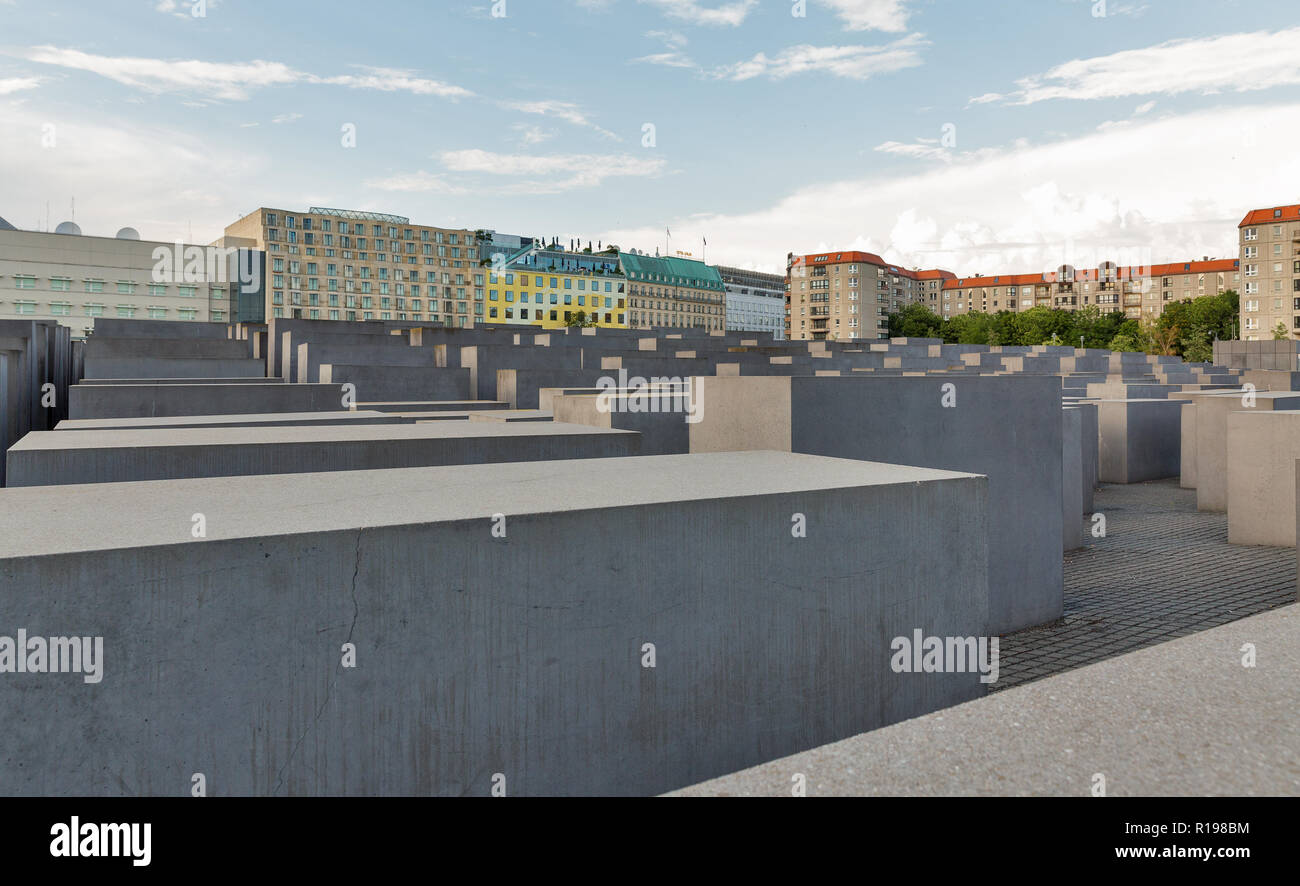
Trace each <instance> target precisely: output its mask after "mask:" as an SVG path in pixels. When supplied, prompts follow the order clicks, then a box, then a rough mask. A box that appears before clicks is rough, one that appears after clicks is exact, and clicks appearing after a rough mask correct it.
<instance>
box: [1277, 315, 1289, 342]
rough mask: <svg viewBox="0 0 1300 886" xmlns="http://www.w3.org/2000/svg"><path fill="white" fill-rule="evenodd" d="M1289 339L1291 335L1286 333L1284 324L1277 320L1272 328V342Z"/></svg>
mask: <svg viewBox="0 0 1300 886" xmlns="http://www.w3.org/2000/svg"><path fill="white" fill-rule="evenodd" d="M1290 337H1291V333H1289V332H1287V329H1286V324H1285V323H1283V322H1282V321H1281V320H1279V321H1278V323H1277V325H1276V326H1274V327H1273V341H1286V340H1287V339H1288V338H1290Z"/></svg>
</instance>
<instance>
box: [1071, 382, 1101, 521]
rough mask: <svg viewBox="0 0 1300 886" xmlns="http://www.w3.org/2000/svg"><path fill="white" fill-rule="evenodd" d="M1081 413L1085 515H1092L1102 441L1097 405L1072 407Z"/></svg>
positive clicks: (1078, 404)
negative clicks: (1099, 432) (1098, 428)
mask: <svg viewBox="0 0 1300 886" xmlns="http://www.w3.org/2000/svg"><path fill="white" fill-rule="evenodd" d="M1071 408H1072V409H1076V410H1078V412H1079V421H1080V425H1081V427H1080V434H1079V446H1080V450H1081V454H1082V456H1083V474H1082V477H1081V479H1082V480H1083V513H1084V514H1091V513H1092V510H1093V494H1094V493H1095V492H1096V491H1097V471H1098V467H1099V465H1098V451H1099V447H1100V445H1101V441H1100V440H1099V439H1098V436H1097V434H1098V432H1097V404H1096V403H1076V404H1074V405H1073V406H1072V407H1071Z"/></svg>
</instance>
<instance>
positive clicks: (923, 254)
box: [604, 104, 1300, 275]
mask: <svg viewBox="0 0 1300 886" xmlns="http://www.w3.org/2000/svg"><path fill="white" fill-rule="evenodd" d="M1297 139H1300V104H1292V105H1279V106H1268V107H1252V106H1246V107H1239V108H1215V109H1209V110H1205V111H1201V112H1197V113H1192V114H1185V115H1181V116H1171V117H1164V118H1160V119H1154V118H1144V119H1142V120H1140V121H1135V122H1133V123H1132V125H1129V126H1125V127H1122V128H1116V129H1109V130H1106V131H1100V132H1093V133H1089V134H1087V135H1085V136H1082V137H1078V138H1073V139H1062V140H1060V141H1054V142H1051V143H1046V144H1040V145H1032V144H1028V143H1024V142H1020V143H1017V144H1015V145H1013V146H1011V147H1008V148H1005V149H1002V150H998V151H986V152H979V153H975V154H970V155H964V154H963V155H957V156H954V158H953V160H952V162H951V163H945V164H942V165H937V166H933V167H928V168H926V169H925V170H923V171H920V172H917V173H915V174H911V175H902V176H895V177H890V178H884V177H882V176H872V177H865V178H861V179H851V180H838V181H826V182H824V183H822V184H818V185H815V186H811V187H806V188H802V189H800V190H797V191H795V192H793V193H791V194H789V195H788V196H786V197H784V198H782V199H780V200H778V201H776V202H775V203H774V204H772V205H771V206H769V207H768V208H765V209H762V210H758V211H754V212H747V213H738V214H722V213H703V214H699V215H686V216H684V217H680V218H676V219H672V220H670V221H669V222H668V223H669V224H670V225H671V227H672V229H673V233H674V234H677V235H678V236H681V237H683V238H685V239H688V240H689V239H692V238H698V237H699V236H700V235H704V236H707V237H708V238H709V244H710V257H711V258H713V259H714V260H715V261H719V262H722V263H725V264H735V265H741V266H747V267H760V268H764V269H766V270H771V271H782V270H784V262H785V255H786V253H787V252H814V251H820V250H824V249H864V250H868V251H872V252H877V253H879V254H882V255H884V256H886V257H887V258H889V259H890V260H893V261H896V262H898V263H900V264H902V265H905V266H907V267H944V268H947V269H949V270H952V271H954V272H956V273H958V274H962V275H972V274H975V273H977V272H978V273H987V274H997V273H1013V272H1020V273H1033V272H1036V271H1040V270H1046V269H1049V268H1052V267H1056V266H1059V265H1060V264H1062V263H1063V262H1064V261H1067V260H1068V261H1070V262H1072V263H1074V264H1077V265H1079V266H1083V265H1085V264H1093V263H1095V262H1096V261H1101V260H1104V259H1105V258H1108V257H1110V258H1113V259H1114V260H1116V261H1119V262H1121V263H1131V264H1143V263H1146V262H1147V261H1152V262H1160V261H1176V260H1179V259H1185V258H1191V257H1193V256H1194V257H1196V258H1200V257H1201V256H1203V255H1210V256H1218V257H1235V256H1236V253H1237V245H1236V244H1237V230H1236V226H1237V223H1238V221H1240V219H1241V217H1242V216H1243V215H1245V213H1246V212H1247V211H1248V210H1250V209H1252V208H1256V207H1259V206H1272V205H1275V204H1277V203H1279V202H1285V201H1287V200H1290V199H1291V196H1290V193H1289V192H1287V191H1286V190H1285V189H1283V190H1282V191H1279V182H1282V183H1285V182H1289V181H1291V182H1293V181H1296V180H1300V153H1297V152H1293V151H1276V150H1273V147H1272V146H1274V145H1279V144H1294V143H1296V140H1297ZM1207 169H1212V170H1215V174H1214V175H1206V174H1205V171H1206V170H1207ZM661 228H662V226H657V228H655V229H651V228H643V229H621V230H614V231H606V232H605V233H604V239H607V240H612V241H613V242H616V243H624V244H633V243H654V242H656V238H657V237H659V236H661V235H662V230H661Z"/></svg>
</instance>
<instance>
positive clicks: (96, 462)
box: [7, 421, 640, 486]
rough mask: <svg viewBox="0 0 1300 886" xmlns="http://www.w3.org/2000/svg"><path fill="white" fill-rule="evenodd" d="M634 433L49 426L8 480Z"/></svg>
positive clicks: (274, 465)
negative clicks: (69, 429) (77, 428)
mask: <svg viewBox="0 0 1300 886" xmlns="http://www.w3.org/2000/svg"><path fill="white" fill-rule="evenodd" d="M638 454H640V437H639V436H638V435H637V434H635V433H633V432H630V431H610V430H602V429H599V428H590V427H586V426H582V425H565V424H559V423H543V422H525V423H499V424H493V423H486V422H468V421H439V422H431V423H428V424H420V423H416V424H401V425H391V424H390V425H365V426H363V427H355V426H344V425H328V426H325V427H208V428H166V429H147V430H107V431H79V432H77V433H75V434H74V433H67V432H64V431H46V432H41V433H32V434H28V435H27V436H26V437H24V438H23V439H22V440H20V441H19V442H18V443H17V444H16V445H14V446H13V447H11V448H10V450H9V453H8V456H7V458H8V469H9V475H8V483H9V485H10V486H52V485H66V484H77V483H123V482H133V481H137V480H177V479H183V478H189V477H246V476H255V475H259V474H298V473H307V472H319V471H364V470H378V469H387V468H410V467H428V466H433V465H470V464H488V463H495V462H519V461H545V460H550V459H563V458H609V457H614V456H628V455H638Z"/></svg>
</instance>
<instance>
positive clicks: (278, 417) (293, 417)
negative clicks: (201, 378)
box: [55, 409, 414, 431]
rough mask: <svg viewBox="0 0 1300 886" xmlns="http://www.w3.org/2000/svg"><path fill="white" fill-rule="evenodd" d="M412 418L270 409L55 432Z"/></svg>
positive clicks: (98, 423)
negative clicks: (250, 413) (256, 413)
mask: <svg viewBox="0 0 1300 886" xmlns="http://www.w3.org/2000/svg"><path fill="white" fill-rule="evenodd" d="M413 420H414V419H411V418H408V417H406V416H404V415H402V414H400V413H389V412H374V411H370V410H362V409H357V410H350V411H340V412H272V413H270V414H268V415H188V416H172V417H166V418H80V419H78V418H70V419H67V420H65V421H61V422H59V424H58V426H57V427H56V428H55V430H56V431H123V430H132V429H139V430H144V429H148V428H210V427H214V426H219V425H238V426H242V427H253V426H260V427H285V428H289V427H295V426H300V425H312V426H319V425H352V424H357V425H396V424H406V423H409V422H411V421H413Z"/></svg>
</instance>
